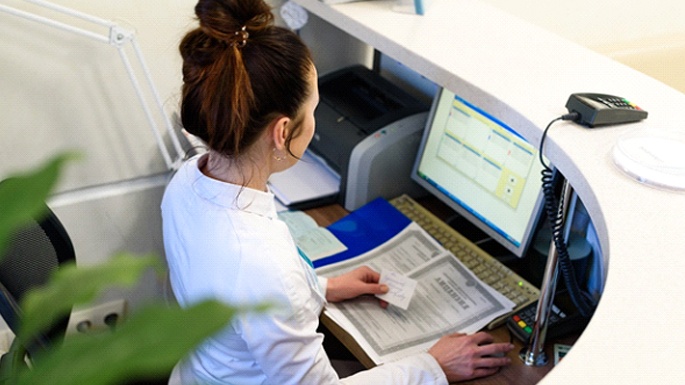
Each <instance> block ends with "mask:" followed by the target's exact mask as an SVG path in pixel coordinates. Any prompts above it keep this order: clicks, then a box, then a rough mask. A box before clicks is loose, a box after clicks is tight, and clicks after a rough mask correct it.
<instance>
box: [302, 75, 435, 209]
mask: <svg viewBox="0 0 685 385" xmlns="http://www.w3.org/2000/svg"><path fill="white" fill-rule="evenodd" d="M319 97H320V102H319V106H318V107H317V109H316V111H315V113H314V114H315V118H316V132H315V134H314V138H313V139H312V142H311V144H310V146H309V150H311V151H312V152H313V153H314V154H316V155H318V156H319V157H320V158H322V159H323V160H324V161H325V162H326V164H327V166H328V167H329V168H331V169H332V170H333V171H334V172H336V173H338V175H339V176H340V192H339V194H338V197H337V200H338V203H340V204H341V205H342V206H344V207H345V209H347V210H350V211H352V210H355V209H357V208H359V207H360V206H362V205H364V204H365V203H367V202H369V201H371V200H373V199H375V198H378V197H383V198H386V199H391V198H394V197H396V196H398V195H401V194H404V193H407V194H409V195H413V196H416V195H418V194H420V192H421V191H422V189H421V187H419V186H418V185H417V184H416V183H415V182H413V181H412V180H411V177H410V174H411V170H412V166H413V163H414V159H415V157H416V152H417V150H418V146H419V143H420V141H421V137H422V133H423V128H424V126H425V123H426V118H427V115H428V106H426V105H424V104H423V103H421V102H420V101H419V100H418V99H416V98H415V97H413V96H412V95H410V94H409V93H407V92H406V91H404V90H403V89H401V88H399V87H398V86H396V85H395V84H393V83H391V82H390V81H388V80H387V79H385V78H383V77H381V75H380V74H378V73H377V72H375V71H372V70H370V69H368V68H366V67H364V66H361V65H356V66H351V67H346V68H343V69H340V70H337V71H334V72H331V73H328V74H325V75H323V76H321V77H320V78H319Z"/></svg>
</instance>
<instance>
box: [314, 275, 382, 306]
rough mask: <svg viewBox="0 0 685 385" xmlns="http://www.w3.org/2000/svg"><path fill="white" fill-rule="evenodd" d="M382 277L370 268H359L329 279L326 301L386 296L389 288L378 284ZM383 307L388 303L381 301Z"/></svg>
mask: <svg viewBox="0 0 685 385" xmlns="http://www.w3.org/2000/svg"><path fill="white" fill-rule="evenodd" d="M380 277H381V275H380V274H379V273H377V272H375V271H373V270H371V268H369V267H368V266H362V267H358V268H356V269H354V270H352V271H350V272H348V273H345V274H343V275H339V276H337V277H333V278H329V279H328V287H327V288H326V300H328V301H329V302H340V301H344V300H346V299H351V298H355V297H358V296H360V295H365V294H385V293H387V292H388V286H386V285H381V284H379V283H378V280H379V279H380ZM381 306H383V307H386V306H387V303H386V302H384V301H381Z"/></svg>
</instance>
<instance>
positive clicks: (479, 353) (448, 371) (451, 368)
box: [428, 332, 514, 383]
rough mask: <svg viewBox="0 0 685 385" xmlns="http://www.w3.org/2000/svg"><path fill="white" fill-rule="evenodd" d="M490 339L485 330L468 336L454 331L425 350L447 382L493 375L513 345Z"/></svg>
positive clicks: (505, 362)
mask: <svg viewBox="0 0 685 385" xmlns="http://www.w3.org/2000/svg"><path fill="white" fill-rule="evenodd" d="M493 341H494V340H493V338H492V336H491V335H490V334H488V333H485V332H479V333H476V334H472V335H466V334H462V333H455V334H450V335H446V336H444V337H442V338H440V339H439V340H438V342H436V343H435V345H433V346H432V347H431V348H430V349H428V353H429V354H430V355H432V356H433V357H435V359H436V360H437V361H438V363H439V364H440V367H441V368H442V370H443V371H444V372H445V375H446V376H447V380H448V381H449V382H450V383H452V382H456V381H464V380H470V379H473V378H479V377H485V376H489V375H491V374H494V373H496V372H497V371H498V370H499V368H500V367H502V366H505V365H509V363H511V359H510V358H508V357H506V356H505V355H506V354H507V353H509V352H510V351H511V350H512V349H513V348H514V345H512V344H510V343H493Z"/></svg>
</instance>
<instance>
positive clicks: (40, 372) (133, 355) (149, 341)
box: [18, 301, 266, 385]
mask: <svg viewBox="0 0 685 385" xmlns="http://www.w3.org/2000/svg"><path fill="white" fill-rule="evenodd" d="M265 308H266V307H265V306H260V307H256V306H255V307H251V308H236V307H230V306H227V305H224V304H222V303H219V302H218V301H206V302H202V303H199V304H197V305H195V306H192V307H190V308H188V309H181V308H179V307H177V306H174V307H169V306H164V305H154V306H153V305H150V306H147V307H145V308H144V309H141V310H140V311H139V312H137V313H135V314H134V315H133V316H132V317H131V318H130V319H128V320H127V321H126V322H124V323H123V324H122V325H121V326H120V327H119V328H117V329H116V331H114V332H111V333H110V332H106V333H102V334H96V335H79V336H74V337H72V338H71V339H68V340H67V341H65V343H64V344H63V345H62V346H61V347H60V348H57V349H52V350H51V351H49V352H48V353H47V354H46V355H44V356H41V357H39V358H38V359H37V360H36V362H35V364H34V367H33V369H32V370H28V371H26V372H24V373H23V374H22V375H21V376H20V381H19V383H18V384H19V385H23V384H26V385H29V384H30V385H35V384H42V383H49V384H51V385H72V384H88V385H106V384H120V383H123V382H124V381H126V380H133V379H140V378H151V377H155V376H160V375H168V374H169V373H170V372H171V369H172V368H173V366H174V365H175V364H176V363H177V362H178V361H179V360H180V359H181V358H183V357H184V356H185V354H187V352H188V351H190V350H191V349H193V348H194V347H195V346H197V345H198V344H199V343H200V342H202V341H203V340H204V339H206V338H207V337H209V336H211V335H212V334H214V333H216V332H218V331H219V330H220V329H222V328H223V327H225V326H226V325H227V323H228V322H229V321H230V320H231V319H232V318H233V317H234V316H235V314H236V313H237V312H244V311H263V310H264V309H265Z"/></svg>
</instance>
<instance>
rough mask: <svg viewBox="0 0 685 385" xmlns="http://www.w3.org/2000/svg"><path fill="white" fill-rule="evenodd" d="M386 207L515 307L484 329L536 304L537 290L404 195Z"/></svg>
mask: <svg viewBox="0 0 685 385" xmlns="http://www.w3.org/2000/svg"><path fill="white" fill-rule="evenodd" d="M390 204H392V205H393V206H394V207H395V208H396V209H398V210H399V211H400V212H402V213H403V214H404V215H406V216H407V217H408V218H409V219H411V220H412V221H414V222H416V223H417V224H418V225H419V226H421V227H422V228H423V229H424V230H426V232H428V234H430V235H431V236H432V237H433V238H435V239H436V240H437V241H438V242H440V243H441V244H442V246H443V247H444V248H445V249H447V250H449V251H451V252H452V254H454V255H455V256H456V257H457V258H458V259H459V260H460V261H461V262H462V263H463V264H464V265H466V267H468V268H469V269H470V270H471V271H472V272H473V273H474V274H475V275H476V276H477V277H478V278H479V279H480V280H481V281H483V282H485V283H486V284H488V285H490V286H491V287H492V288H493V289H495V290H497V291H498V292H500V293H502V294H503V295H504V296H505V297H507V298H509V299H510V300H511V301H512V302H514V303H515V304H516V306H515V307H514V309H513V310H512V311H511V312H510V313H509V314H505V315H503V316H501V317H499V318H497V319H495V320H494V321H492V322H491V323H490V324H488V329H493V328H495V327H497V326H500V325H502V324H503V323H504V322H505V321H506V319H507V317H508V316H509V315H511V314H513V313H514V312H518V311H519V310H521V309H522V308H524V307H525V306H527V305H529V304H531V303H532V302H535V301H537V299H538V298H539V297H540V290H539V289H538V288H536V287H535V286H533V285H532V284H531V283H529V282H528V281H526V280H525V279H523V278H522V277H521V276H519V275H518V274H516V273H515V272H513V271H512V270H511V269H509V268H508V267H507V266H505V265H504V264H503V263H502V262H500V261H498V260H497V259H495V258H494V257H492V256H491V255H490V254H488V253H486V252H485V251H483V250H482V249H481V248H479V247H478V246H476V245H475V244H474V243H473V242H471V241H470V240H468V239H467V238H466V237H464V236H463V235H461V234H460V233H459V232H457V231H456V230H454V229H453V228H452V227H450V226H449V225H448V224H446V223H445V222H443V221H442V220H440V219H439V218H438V217H436V216H435V215H433V214H432V213H431V212H430V211H428V210H427V209H426V208H425V207H423V206H421V205H420V204H419V203H417V202H416V201H414V200H413V199H412V198H411V197H409V196H408V195H401V196H399V197H397V198H394V199H392V200H390Z"/></svg>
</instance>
